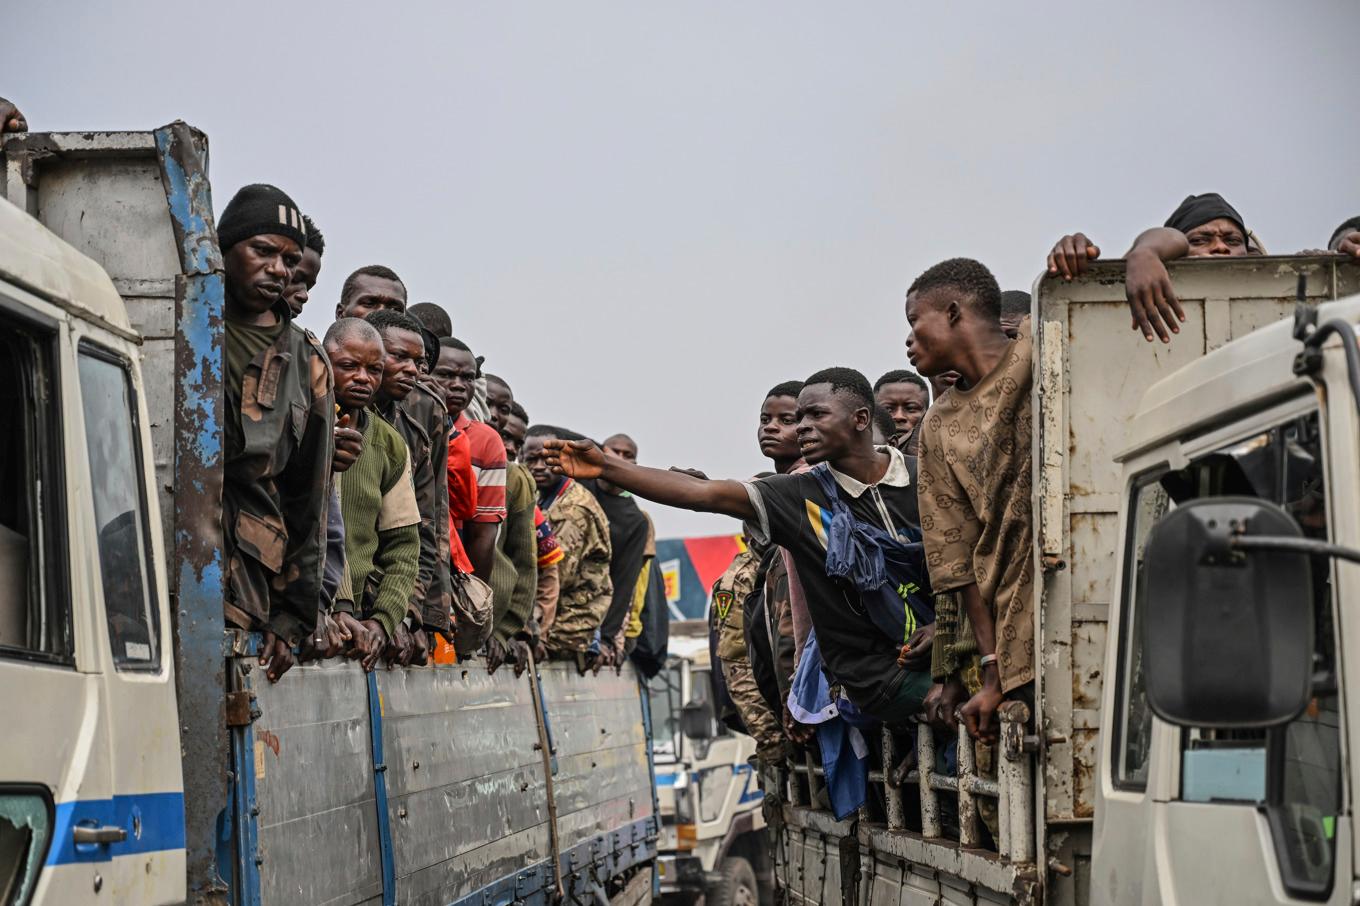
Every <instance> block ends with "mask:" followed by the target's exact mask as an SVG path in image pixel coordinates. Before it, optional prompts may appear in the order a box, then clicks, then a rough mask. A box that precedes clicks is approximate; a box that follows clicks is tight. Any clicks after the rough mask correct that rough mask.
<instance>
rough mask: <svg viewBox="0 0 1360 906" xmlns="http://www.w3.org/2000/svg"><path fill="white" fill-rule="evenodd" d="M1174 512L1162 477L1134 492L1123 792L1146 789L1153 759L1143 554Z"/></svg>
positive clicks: (1124, 620) (1127, 572)
mask: <svg viewBox="0 0 1360 906" xmlns="http://www.w3.org/2000/svg"><path fill="white" fill-rule="evenodd" d="M1170 508H1171V498H1170V497H1168V496H1167V493H1166V491H1165V490H1164V489H1163V488H1162V486H1161V484H1160V483H1159V482H1158V480H1157V476H1150V477H1145V478H1142V479H1140V480H1139V481H1138V483H1137V485H1136V486H1135V488H1134V491H1133V498H1132V502H1131V505H1130V507H1129V520H1130V521H1129V535H1128V537H1129V540H1128V545H1127V551H1128V554H1127V561H1126V563H1125V565H1124V576H1125V579H1124V581H1125V586H1126V591H1125V594H1124V602H1125V603H1124V608H1123V612H1122V613H1121V614H1120V622H1121V624H1122V626H1121V628H1120V632H1119V668H1118V669H1119V672H1118V674H1117V675H1116V678H1115V682H1116V683H1118V693H1117V698H1116V703H1117V704H1116V706H1117V707H1118V709H1119V710H1118V712H1117V714H1118V718H1117V719H1116V721H1115V724H1114V746H1113V749H1112V752H1113V756H1114V770H1113V771H1112V772H1111V775H1110V776H1111V777H1113V778H1114V783H1115V786H1118V787H1120V788H1122V789H1136V790H1141V789H1146V788H1147V776H1148V754H1149V752H1150V751H1151V743H1152V711H1151V710H1150V709H1149V708H1148V704H1147V688H1146V685H1145V683H1144V678H1143V652H1142V647H1141V646H1140V645H1139V644H1138V640H1139V639H1140V638H1141V635H1140V633H1141V631H1142V629H1141V626H1140V622H1141V621H1140V618H1139V616H1140V611H1141V610H1142V606H1141V604H1142V600H1141V595H1142V591H1143V585H1144V582H1143V580H1144V578H1145V576H1144V572H1143V552H1144V549H1145V548H1146V547H1147V537H1148V533H1149V532H1151V531H1152V526H1153V525H1155V524H1156V522H1157V520H1158V519H1160V518H1162V516H1164V515H1166V513H1167V511H1168V510H1169V509H1170Z"/></svg>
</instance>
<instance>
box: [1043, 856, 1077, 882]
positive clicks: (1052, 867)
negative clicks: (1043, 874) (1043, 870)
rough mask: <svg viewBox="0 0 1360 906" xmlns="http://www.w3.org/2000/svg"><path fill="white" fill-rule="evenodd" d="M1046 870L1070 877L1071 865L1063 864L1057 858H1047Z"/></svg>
mask: <svg viewBox="0 0 1360 906" xmlns="http://www.w3.org/2000/svg"><path fill="white" fill-rule="evenodd" d="M1048 870H1049V871H1051V872H1053V873H1054V874H1057V875H1062V876H1063V877H1064V878H1070V877H1072V867H1071V866H1070V865H1064V864H1063V863H1061V862H1059V861H1058V860H1057V859H1049V860H1048Z"/></svg>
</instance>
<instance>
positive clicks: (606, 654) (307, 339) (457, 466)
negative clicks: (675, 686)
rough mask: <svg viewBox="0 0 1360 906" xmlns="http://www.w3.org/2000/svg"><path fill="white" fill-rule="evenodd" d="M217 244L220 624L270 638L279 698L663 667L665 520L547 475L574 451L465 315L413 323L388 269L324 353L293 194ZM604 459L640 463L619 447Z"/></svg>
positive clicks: (317, 240)
mask: <svg viewBox="0 0 1360 906" xmlns="http://www.w3.org/2000/svg"><path fill="white" fill-rule="evenodd" d="M217 235H218V241H219V245H220V247H221V250H222V257H223V269H224V274H225V289H226V293H225V306H224V321H225V338H224V357H223V358H224V362H225V374H224V379H225V392H224V397H225V422H226V425H227V429H226V446H225V454H226V468H225V485H224V490H223V526H222V527H223V535H224V553H225V561H226V564H227V574H226V589H225V591H226V601H225V613H226V618H227V622H228V624H229V625H231V626H233V627H236V628H240V629H246V630H254V631H258V632H260V633H262V636H263V647H262V650H261V654H260V663H261V664H262V665H264V666H265V667H266V675H267V676H268V678H269V679H270V680H272V681H278V680H279V678H280V677H282V676H283V674H284V673H286V672H287V671H288V669H289V668H290V667H291V666H292V665H293V664H294V663H296V661H297V660H298V659H302V660H307V659H315V658H326V657H336V656H348V657H353V658H356V659H358V660H360V662H361V663H362V665H363V666H364V668H365V669H369V670H371V669H374V668H375V667H376V666H377V665H378V664H379V663H380V662H386V663H387V664H388V665H403V666H410V665H424V664H429V663H436V662H450V661H452V660H454V659H457V658H460V657H466V656H468V655H470V654H473V653H483V654H485V656H486V658H487V661H488V665H489V667H490V668H491V669H492V670H496V669H498V668H499V667H500V666H501V664H504V663H507V662H508V663H511V664H513V666H514V669H515V670H516V671H517V672H518V671H521V670H523V669H524V668H525V667H526V666H528V664H529V663H530V659H531V658H535V657H536V658H538V659H542V658H546V657H553V658H560V659H564V660H572V661H575V662H576V664H577V666H578V668H579V669H580V670H581V671H582V672H585V671H587V670H594V671H596V672H598V671H599V670H600V669H601V668H604V667H610V666H613V667H616V668H618V667H621V665H622V664H623V662H624V659H625V658H627V657H629V656H630V655H632V656H633V658H634V661H635V663H637V664H638V666H639V669H641V670H642V671H643V672H644V674H650V673H652V672H654V671H655V669H657V668H658V667H659V664H660V661H661V660H662V659H663V658H664V648H665V635H666V623H665V620H666V615H667V614H666V605H665V601H664V599H663V598H661V597H660V593H661V583H660V582H659V581H654V576H655V572H654V564H653V562H652V561H653V560H654V555H655V544H654V533H653V530H652V524H651V520H650V519H649V518H648V517H647V515H646V514H645V513H644V512H643V511H642V510H641V509H640V508H639V507H638V505H637V502H636V501H635V500H634V499H633V498H632V497H631V495H629V494H627V493H625V492H623V491H622V490H621V489H620V488H618V487H615V486H613V485H611V484H610V483H609V482H607V481H603V480H601V481H578V480H576V479H573V478H568V477H565V476H562V475H556V474H553V472H552V471H551V470H549V469H548V468H547V467H546V462H545V457H544V452H543V451H544V445H545V443H546V442H550V441H552V440H554V439H555V438H558V437H565V438H579V437H580V435H579V434H574V433H572V432H570V431H566V430H565V429H560V428H554V427H551V426H547V425H530V424H529V416H528V414H527V413H526V412H525V411H524V409H523V408H522V407H521V406H520V405H519V404H517V403H516V402H515V398H514V392H513V390H512V389H511V387H510V384H509V383H508V382H507V381H506V380H505V379H503V378H500V377H497V376H495V375H492V374H487V373H484V372H483V370H482V367H481V366H482V359H481V358H479V357H478V356H476V355H475V354H474V353H473V351H472V349H471V348H470V347H469V346H468V345H467V344H466V343H464V342H463V341H462V340H459V339H457V338H456V337H454V336H453V328H452V323H451V320H450V318H449V315H448V313H447V312H446V311H444V309H442V308H440V307H439V306H438V305H435V304H432V303H421V304H414V305H411V304H408V303H409V298H408V293H407V288H406V285H405V283H403V282H402V280H401V278H400V277H399V276H398V275H397V273H396V272H395V271H394V270H392V269H391V268H389V267H385V266H382V265H371V266H368V267H362V268H360V269H358V270H357V271H355V272H354V273H352V274H350V275H349V276H348V277H347V278H346V279H345V281H344V284H343V286H342V288H341V291H340V299H339V302H338V303H337V304H336V306H335V321H334V323H333V324H332V325H331V326H330V328H329V329H328V330H327V331H326V333H325V336H324V337H323V338H321V339H320V340H318V339H317V338H316V337H315V336H313V335H312V334H311V333H310V332H308V331H306V330H303V329H302V328H301V327H299V326H297V325H296V324H295V323H294V319H295V318H297V316H298V315H299V314H301V313H302V311H303V310H304V308H305V307H306V306H308V305H309V304H314V303H313V300H312V299H311V296H310V294H311V291H312V290H313V288H314V287H315V286H316V282H317V279H318V277H319V275H320V272H321V266H322V262H323V260H324V256H325V251H326V245H325V240H324V238H323V237H322V233H321V231H320V230H319V229H317V227H316V224H315V223H314V222H313V221H312V220H311V218H310V217H308V216H307V215H305V214H304V213H303V212H302V211H301V210H300V209H299V208H298V206H297V205H296V204H295V203H294V201H293V200H292V198H290V197H289V196H288V195H287V194H286V193H285V192H283V191H282V190H280V189H278V188H276V187H274V186H270V185H250V186H246V187H245V188H243V189H241V190H240V191H239V192H237V193H236V195H235V196H234V197H233V198H232V199H231V201H230V202H229V203H228V204H227V205H226V207H225V208H224V209H223V210H222V213H221V216H220V217H219V218H218V223H217ZM602 449H604V450H606V451H608V455H609V456H611V457H617V458H618V459H620V461H626V462H631V461H635V460H636V458H637V445H636V444H635V443H634V442H633V441H632V440H631V439H630V438H629V437H627V436H626V435H623V434H618V435H615V436H613V437H610V438H608V439H607V440H606V441H605V443H604V446H603V448H602ZM521 460H522V461H521ZM649 592H651V593H650V594H649ZM649 628H650V630H651V631H650V632H648V631H646V630H648V629H649Z"/></svg>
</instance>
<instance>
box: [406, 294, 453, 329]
mask: <svg viewBox="0 0 1360 906" xmlns="http://www.w3.org/2000/svg"><path fill="white" fill-rule="evenodd" d="M406 313H407V314H408V315H410V316H411V317H413V318H415V319H416V320H417V321H419V322H420V323H421V324H424V325H425V327H426V328H427V329H428V330H430V332H432V333H433V334H434V335H435V336H437V337H451V336H453V321H451V320H450V319H449V313H448V312H446V311H444V309H442V308H440V307H439V306H438V305H435V304H434V303H433V302H417V303H416V304H415V305H410V306H407V308H406Z"/></svg>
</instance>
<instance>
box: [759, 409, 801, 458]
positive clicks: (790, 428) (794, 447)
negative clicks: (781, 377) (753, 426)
mask: <svg viewBox="0 0 1360 906" xmlns="http://www.w3.org/2000/svg"><path fill="white" fill-rule="evenodd" d="M756 441H757V442H758V443H759V444H760V452H761V455H763V456H766V457H769V458H770V459H775V460H784V461H787V462H792V461H793V460H795V459H797V458H798V457H799V456H802V455H803V454H802V453H800V452H799V450H798V400H797V399H796V398H795V397H792V396H771V397H767V398H766V399H765V402H764V403H762V404H761V406H760V428H759V429H757V431H756Z"/></svg>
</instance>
